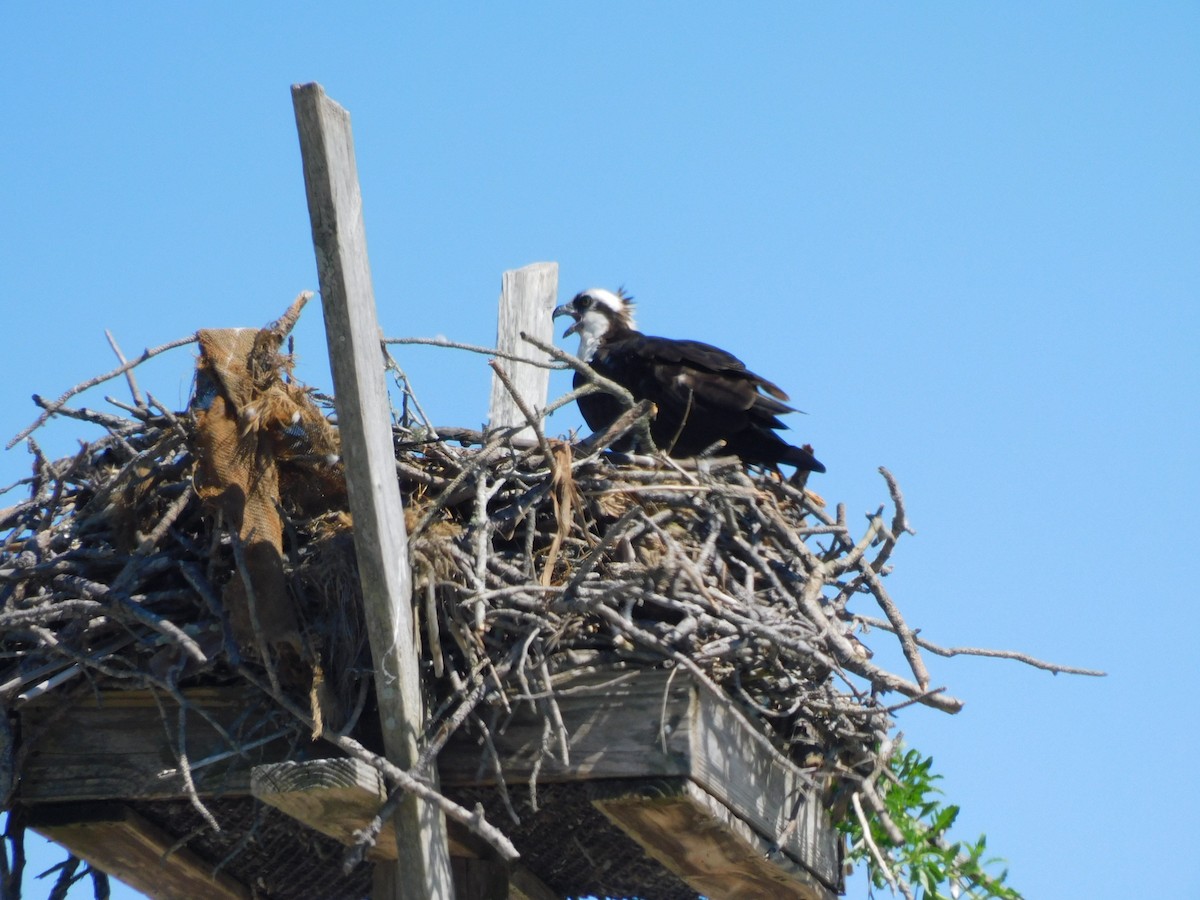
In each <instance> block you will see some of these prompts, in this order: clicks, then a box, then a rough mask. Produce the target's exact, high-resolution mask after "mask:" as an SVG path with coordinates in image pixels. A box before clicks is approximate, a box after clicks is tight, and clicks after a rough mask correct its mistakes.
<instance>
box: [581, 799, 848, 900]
mask: <svg viewBox="0 0 1200 900" xmlns="http://www.w3.org/2000/svg"><path fill="white" fill-rule="evenodd" d="M592 802H593V805H595V806H596V807H597V808H598V809H599V810H600V811H601V812H603V813H604V815H605V816H607V817H608V818H609V819H610V820H611V821H612V822H613V823H615V824H616V825H617V826H618V827H620V828H621V829H622V830H623V831H625V833H626V834H628V835H629V836H630V837H632V838H633V839H634V840H635V841H637V842H638V844H640V845H641V846H642V848H643V849H644V850H645V851H646V853H647V854H648V855H650V856H652V857H653V858H654V859H656V860H658V861H659V862H660V863H662V864H663V865H664V866H665V867H666V868H668V869H670V870H671V871H672V872H674V873H675V874H676V875H678V876H679V877H680V878H681V879H682V880H683V881H685V882H686V883H687V884H688V885H689V886H690V887H692V888H694V889H695V890H696V891H697V892H698V893H700V894H703V895H705V896H708V897H722V898H743V897H744V898H758V897H772V898H780V900H834V898H835V896H836V894H835V893H834V892H833V891H831V890H829V889H828V888H827V887H825V886H824V885H822V884H821V883H820V882H819V881H818V880H817V879H816V878H814V877H813V876H812V875H811V874H809V873H808V872H806V871H805V870H804V869H803V868H802V867H800V866H798V865H797V864H796V863H795V862H793V861H792V860H790V859H788V858H787V857H786V856H785V855H784V854H782V853H779V852H775V853H771V852H770V851H771V847H770V845H769V844H768V843H767V842H766V841H764V840H763V839H762V837H761V836H760V835H759V834H757V833H756V832H755V831H754V830H753V829H751V828H750V827H748V826H747V825H746V823H744V822H742V821H741V820H740V819H738V818H737V817H736V816H734V815H732V814H731V813H730V812H729V810H728V809H727V808H726V807H725V806H724V804H722V803H720V802H719V801H717V800H716V799H714V798H713V797H712V796H711V795H709V794H708V793H707V792H706V791H704V790H702V789H701V788H699V787H697V786H696V784H695V783H693V782H691V781H688V780H686V779H672V780H671V781H670V782H660V783H659V785H658V786H656V788H654V789H651V787H650V785H649V784H647V786H646V789H645V790H644V791H635V792H629V791H625V792H623V793H622V794H620V795H616V796H610V797H605V798H597V799H595V800H593V801H592Z"/></svg>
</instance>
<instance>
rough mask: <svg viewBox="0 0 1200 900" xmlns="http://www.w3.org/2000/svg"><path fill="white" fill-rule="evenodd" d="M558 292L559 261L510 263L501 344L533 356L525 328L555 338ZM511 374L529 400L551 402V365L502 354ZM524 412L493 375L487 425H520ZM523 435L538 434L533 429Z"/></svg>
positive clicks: (536, 404) (503, 288) (504, 281)
mask: <svg viewBox="0 0 1200 900" xmlns="http://www.w3.org/2000/svg"><path fill="white" fill-rule="evenodd" d="M557 295H558V263H553V262H543V263H532V264H530V265H528V266H525V267H524V268H521V269H509V270H508V271H507V272H505V273H504V274H503V276H501V278H500V314H499V317H498V318H497V320H496V348H497V349H499V350H502V351H504V352H505V353H514V354H516V355H518V356H533V355H534V354H536V353H537V351H536V350H534V348H533V347H532V346H531V345H529V344H527V343H525V342H524V341H523V340H521V332H525V333H526V334H528V335H530V336H531V337H535V338H538V339H539V340H542V341H545V342H547V343H550V342H551V341H553V339H554V323H553V321H552V320H551V318H550V314H551V313H552V312H553V311H554V301H555V299H556V297H557ZM500 364H501V365H502V366H504V369H505V371H506V372H507V373H508V376H509V378H510V380H511V381H512V383H513V385H514V386H515V387H516V389H517V391H518V392H519V393H520V394H521V397H522V398H523V399H524V400H525V403H526V404H527V405H528V406H529V407H531V408H533V409H535V410H536V409H540V408H541V407H544V406H545V405H546V394H547V391H548V390H549V386H550V370H549V369H543V368H541V367H540V366H532V365H530V364H529V363H519V362H515V361H513V360H509V359H502V360H500ZM524 422H525V416H524V415H523V414H522V413H521V410H520V409H519V408H518V407H517V404H516V402H515V401H514V400H513V398H512V395H511V394H510V393H509V392H508V389H507V388H505V386H504V385H503V384H501V382H500V379H499V378H498V377H496V376H495V375H493V376H492V402H491V406H490V407H489V408H488V425H489V427H491V428H506V427H508V426H512V425H521V424H522V423H524ZM521 435H522V436H528V437H533V433H532V432H530V431H524V432H521Z"/></svg>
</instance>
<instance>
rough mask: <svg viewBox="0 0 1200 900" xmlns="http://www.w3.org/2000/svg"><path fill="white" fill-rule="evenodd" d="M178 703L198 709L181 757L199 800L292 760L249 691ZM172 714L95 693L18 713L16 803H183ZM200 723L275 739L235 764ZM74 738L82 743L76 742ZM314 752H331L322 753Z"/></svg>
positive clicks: (239, 789) (167, 705)
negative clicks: (21, 749) (254, 770)
mask: <svg viewBox="0 0 1200 900" xmlns="http://www.w3.org/2000/svg"><path fill="white" fill-rule="evenodd" d="M183 696H184V697H185V698H186V700H187V702H188V703H189V704H190V705H191V706H192V707H193V708H194V709H195V710H197V711H196V712H191V713H189V714H188V716H187V722H186V730H185V735H184V737H185V744H184V746H183V749H185V750H186V751H187V755H188V759H189V761H190V763H191V765H192V777H193V779H194V780H195V783H196V789H197V791H198V792H199V794H200V795H201V796H202V797H210V796H217V795H220V796H239V795H245V794H248V793H249V792H250V767H251V766H252V765H256V764H259V763H264V762H275V761H278V760H281V759H283V758H284V757H285V755H286V754H287V753H289V752H291V741H290V740H288V736H289V734H290V733H289V732H287V731H284V729H283V728H282V727H280V728H278V729H277V728H276V727H274V726H273V725H272V724H271V722H270V720H267V721H263V719H264V717H266V716H268V715H269V714H270V708H269V707H268V706H265V705H261V701H262V699H263V698H262V696H261V694H259V693H258V692H257V691H253V692H252V691H248V690H247V689H245V688H241V687H233V688H191V689H188V690H186V691H184V692H183ZM160 703H161V704H162V705H161V708H160V705H159V704H160ZM160 709H161V711H160ZM198 710H203V712H204V715H201V714H200V712H199V711H198ZM178 711H179V707H178V706H177V705H176V704H175V703H174V701H173V700H171V699H170V698H163V697H161V696H160V697H159V698H158V701H156V700H155V697H154V695H153V694H152V693H151V692H149V691H100V692H97V693H96V694H95V695H88V696H86V697H85V698H83V699H82V700H81V701H80V702H79V703H78V705H76V706H74V707H72V708H70V710H69V711H68V710H64V709H63V708H62V707H61V705H60V704H59V703H58V702H55V701H54V700H53V698H45V699H44V700H40V701H37V702H33V703H29V704H26V705H25V706H23V707H22V708H21V712H20V717H21V732H22V735H23V739H24V742H25V747H26V751H27V755H26V757H25V760H24V764H23V765H22V769H21V780H20V783H19V785H18V790H17V794H16V797H17V799H18V800H19V801H20V802H22V803H27V804H31V803H53V802H63V801H80V802H82V801H88V800H116V799H128V800H134V799H137V800H154V799H174V798H178V797H182V796H184V792H183V779H182V777H181V776H180V775H178V774H177V773H175V772H174V770H175V769H176V767H177V766H178V758H177V754H178V751H179V749H180V743H179V734H178V721H179V713H178ZM164 716H165V718H164ZM209 720H211V721H212V722H214V723H216V724H217V725H218V726H220V727H221V728H222V729H224V730H225V731H226V733H227V734H229V735H230V736H231V737H232V738H233V739H234V741H235V743H238V744H245V743H253V742H256V741H258V740H260V739H262V738H265V737H270V736H271V735H272V734H280V732H282V734H281V735H280V737H279V738H277V739H276V740H274V741H271V742H268V743H266V744H262V745H260V746H257V747H253V748H251V749H249V750H248V751H246V755H245V756H244V757H240V756H239V755H238V754H237V753H236V752H235V751H236V748H235V746H233V745H231V744H230V743H229V741H228V740H226V738H225V737H224V736H223V735H222V734H221V733H220V732H218V731H217V730H216V729H215V728H214V727H213V726H212V724H210V721H209ZM281 724H282V723H281ZM81 735H86V742H85V743H83V742H81V737H80V736H81ZM313 749H314V751H316V752H318V753H321V752H328V751H331V750H332V748H330V747H328V746H327V745H322V744H317V745H315V746H314V747H313ZM166 772H169V773H171V774H166V775H164V774H163V773H166Z"/></svg>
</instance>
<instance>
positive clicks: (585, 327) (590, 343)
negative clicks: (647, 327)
mask: <svg viewBox="0 0 1200 900" xmlns="http://www.w3.org/2000/svg"><path fill="white" fill-rule="evenodd" d="M559 316H570V317H571V318H572V319H574V320H575V322H574V323H573V324H572V325H571V326H570V327H569V328H567V330H566V331H564V332H563V337H568V336H570V335H572V334H578V335H579V357H580V359H582V360H584V361H590V360H591V358H592V356H593V355H594V354H595V352H596V348H597V347H598V346H599V344H600V341H601V339H602V338H603V337H604V335H606V334H608V332H609V331H611V330H612V329H614V328H621V329H632V328H633V327H634V324H633V298H632V297H631V296H629V295H628V294H626V293H625V291H624V289H621V288H618V290H617V292H616V293H615V294H614V293H613V292H612V291H609V290H605V289H604V288H589V289H588V290H586V291H580V292H579V293H578V294H576V295H575V296H574V297H573V298H572V299H571V302H570V303H564V304H563V305H562V306H559V307H556V308H555V310H554V313H553V317H554V318H556V319H557V318H558V317H559Z"/></svg>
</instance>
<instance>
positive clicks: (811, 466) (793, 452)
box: [779, 444, 825, 472]
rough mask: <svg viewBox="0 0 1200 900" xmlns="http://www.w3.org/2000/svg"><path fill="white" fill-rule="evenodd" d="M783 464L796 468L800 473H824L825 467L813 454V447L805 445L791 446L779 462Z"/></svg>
mask: <svg viewBox="0 0 1200 900" xmlns="http://www.w3.org/2000/svg"><path fill="white" fill-rule="evenodd" d="M779 461H780V462H781V463H784V464H785V465H789V466H795V467H796V469H797V470H798V471H804V472H824V471H825V466H824V464H823V463H821V462H820V460H818V459H817V458H816V457H815V456H813V453H812V447H811V446H809V445H808V444H805V445H804V446H803V447H791V446H789V447H788V448H787V450H786V451H785V452H784V454H783V457H782V458H781V459H780V460H779Z"/></svg>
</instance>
